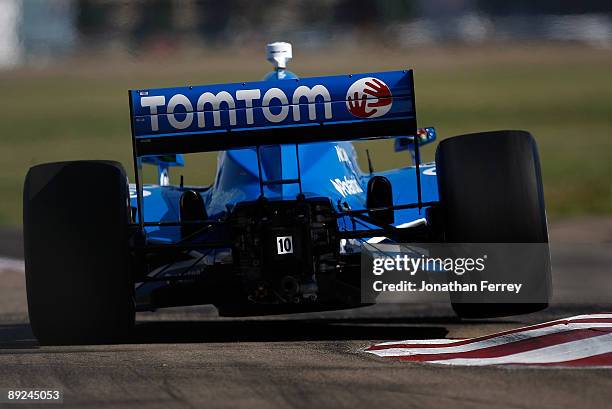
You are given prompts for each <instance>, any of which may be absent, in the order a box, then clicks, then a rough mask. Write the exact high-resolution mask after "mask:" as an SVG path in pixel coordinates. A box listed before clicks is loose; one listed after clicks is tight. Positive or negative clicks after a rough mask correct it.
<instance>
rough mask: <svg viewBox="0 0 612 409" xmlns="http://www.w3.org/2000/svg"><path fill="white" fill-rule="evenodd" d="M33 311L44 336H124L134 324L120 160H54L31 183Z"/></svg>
mask: <svg viewBox="0 0 612 409" xmlns="http://www.w3.org/2000/svg"><path fill="white" fill-rule="evenodd" d="M23 203H24V223H23V225H24V246H25V249H24V250H25V266H26V286H27V296H28V310H29V311H28V312H29V317H30V324H31V325H32V331H33V332H34V335H35V336H36V337H37V338H38V340H39V342H40V343H41V344H88V343H106V342H117V341H121V340H125V339H126V337H127V336H128V334H129V332H130V330H131V329H132V327H133V325H134V301H133V292H134V284H133V279H132V277H131V271H130V268H129V265H130V263H129V246H128V224H129V220H130V216H129V192H128V185H127V178H126V175H125V171H124V169H123V167H122V166H121V164H119V163H117V162H110V161H75V162H58V163H48V164H43V165H39V166H35V167H33V168H31V169H30V170H29V172H28V174H27V176H26V180H25V186H24V201H23Z"/></svg>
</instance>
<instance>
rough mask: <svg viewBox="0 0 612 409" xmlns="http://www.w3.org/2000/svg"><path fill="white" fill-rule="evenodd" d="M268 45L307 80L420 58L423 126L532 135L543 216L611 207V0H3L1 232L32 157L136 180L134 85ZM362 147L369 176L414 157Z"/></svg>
mask: <svg viewBox="0 0 612 409" xmlns="http://www.w3.org/2000/svg"><path fill="white" fill-rule="evenodd" d="M271 41H289V42H291V43H292V44H293V54H294V59H293V61H292V62H291V63H290V66H289V68H290V69H291V70H292V71H294V72H296V73H297V74H298V75H300V76H311V75H326V74H339V73H347V72H360V71H378V70H387V69H399V68H406V67H410V68H414V69H415V81H416V95H417V108H418V112H419V125H421V126H435V127H436V129H437V130H438V135H439V137H440V138H444V137H449V136H452V135H456V134H461V133H467V132H474V131H481V130H493V129H526V130H529V131H531V132H532V133H533V134H534V136H535V137H536V140H537V141H538V144H539V147H540V155H541V160H542V167H543V177H544V186H545V194H546V205H547V209H548V214H549V218H551V219H553V220H554V219H559V218H566V217H568V216H577V215H580V216H583V215H587V214H588V215H609V214H611V213H612V138H611V137H612V2H610V1H605V0H582V1H575V0H554V1H553V0H539V1H527V0H515V1H512V2H508V1H505V0H486V1H485V0H370V1H367V0H309V1H306V0H298V1H283V0H267V1H265V2H264V1H248V0H224V1H216V0H181V1H179V0H150V1H118V0H54V1H46V0H0V104H1V107H2V109H0V153H1V155H2V157H1V158H0V226H9V227H10V226H18V225H20V224H21V194H22V193H21V192H22V184H23V180H24V177H25V174H26V172H27V169H28V168H29V167H30V166H32V165H35V164H38V163H42V162H49V161H57V160H73V159H115V160H119V161H121V162H123V164H124V166H125V167H126V169H127V170H128V173H129V174H130V177H132V175H131V173H132V172H131V169H132V164H131V139H130V125H129V118H128V99H127V90H128V89H130V88H147V87H160V86H177V85H186V84H206V83H217V82H238V81H246V80H259V79H261V78H262V77H263V75H264V74H265V73H266V72H268V71H269V70H270V69H271V66H270V65H269V64H268V63H267V62H266V61H265V53H264V46H265V44H266V43H268V42H271ZM365 147H368V148H369V149H370V150H371V153H372V159H373V162H374V166H375V168H376V170H382V169H385V168H389V167H394V166H402V165H405V164H407V163H408V161H409V159H408V156H407V154H403V155H401V154H395V153H393V148H392V144H391V142H389V141H386V142H380V143H375V144H373V143H370V142H368V143H360V144H359V148H358V149H359V150H360V151H361V152H363V150H364V149H365ZM434 149H435V148H434V147H429V146H428V147H426V148H425V150H426V152H425V159H426V160H431V159H432V158H433V152H434ZM362 156H363V155H362ZM214 167H215V161H214V156H212V155H197V156H195V157H192V158H189V162H188V167H187V168H186V169H185V170H184V171H181V173H184V174H185V177H186V181H187V182H188V183H195V182H201V183H206V182H207V181H210V180H212V178H213V176H214ZM150 175H152V172H151V173H150V174H149V176H150ZM80 188H82V189H83V191H84V194H86V190H87V189H93V188H95V181H92V185H91V186H84V187H80Z"/></svg>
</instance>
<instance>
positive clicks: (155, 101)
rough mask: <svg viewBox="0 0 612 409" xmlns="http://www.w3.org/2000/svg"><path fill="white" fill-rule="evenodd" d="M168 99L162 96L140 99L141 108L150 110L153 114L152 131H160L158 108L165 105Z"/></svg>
mask: <svg viewBox="0 0 612 409" xmlns="http://www.w3.org/2000/svg"><path fill="white" fill-rule="evenodd" d="M165 104H166V98H165V97H164V96H162V95H160V96H156V97H142V98H140V106H142V107H143V108H149V111H150V113H151V130H152V131H159V122H158V120H157V107H159V106H162V105H165Z"/></svg>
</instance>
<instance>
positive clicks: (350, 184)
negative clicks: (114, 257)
mask: <svg viewBox="0 0 612 409" xmlns="http://www.w3.org/2000/svg"><path fill="white" fill-rule="evenodd" d="M282 77H283V78H287V79H286V80H283V81H279V80H278V78H280V77H279V75H278V74H277V73H276V74H275V75H268V76H267V77H266V78H270V79H269V80H267V81H261V82H250V83H236V84H223V85H207V86H198V87H196V86H188V87H180V88H166V89H155V90H134V91H130V102H131V108H132V126H133V138H134V140H135V147H136V148H135V149H136V152H135V156H136V160H137V161H138V165H140V164H141V163H142V162H143V161H144V162H145V163H146V162H149V163H157V164H158V165H159V168H160V172H161V169H163V168H164V167H163V166H162V164H163V163H164V162H163V161H162V162H161V163H159V162H155V161H151V160H147V159H146V158H147V157H151V156H150V155H162V154H168V153H184V152H194V151H206V150H219V149H220V148H223V149H226V150H220V152H219V156H218V166H217V172H216V178H215V181H214V183H213V184H212V185H211V186H210V187H205V188H201V189H200V190H199V192H200V194H201V195H202V197H203V199H204V203H205V207H206V212H207V214H208V217H209V218H211V219H218V218H220V217H222V216H223V215H224V214H226V212H228V211H230V210H231V209H232V207H233V206H234V205H235V204H236V203H239V202H244V201H253V200H255V199H257V198H258V197H260V196H261V193H262V190H261V187H260V172H261V179H262V180H282V179H295V178H298V176H299V177H300V179H301V192H302V193H303V194H304V195H305V196H306V197H326V198H329V199H330V200H331V202H332V203H333V204H335V205H340V204H341V207H342V208H344V209H346V208H348V209H351V210H358V209H365V208H366V187H367V184H368V181H369V179H370V178H372V177H373V176H384V177H386V178H388V179H389V181H390V182H391V184H392V186H393V204H394V205H400V204H407V203H416V202H417V199H418V197H417V188H416V186H417V181H416V172H415V166H406V167H403V168H399V169H394V170H388V171H384V172H375V173H372V174H370V173H368V172H364V171H363V170H361V169H360V168H359V166H358V164H357V155H356V152H355V148H354V146H353V143H352V142H349V140H357V139H370V138H381V137H396V138H398V137H402V136H403V137H404V138H405V137H406V135H409V136H413V135H417V129H416V112H415V107H414V89H413V82H412V71H411V70H403V71H393V72H383V73H368V74H351V75H342V76H333V77H316V78H303V79H298V78H296V77H295V75H293V74H291V75H286V76H282ZM368 78H369V79H371V80H370V82H369V83H368V82H367V81H366V84H369V85H366V87H368V86H370V85H372V82H371V81H372V79H375V81H376V83H375V84H374V86H375V87H377V85H378V84H380V83H383V84H384V85H386V86H387V87H388V88H387V89H385V90H383V91H382V92H381V93H379V94H378V95H377V94H376V93H372V90H370V93H363V92H360V93H353V92H352V89H354V88H355V84H357V85H358V84H359V81H360V80H363V79H366V80H367V79H368ZM362 83H363V81H362ZM351 87H353V88H351ZM381 87H382V88H384V86H380V87H378V90H376V89H374V91H379V92H380V89H381ZM309 91H310V93H309ZM387 91H388V92H387ZM372 94H373V95H372ZM354 97H358V98H357V99H355V98H354ZM385 100H387V102H385ZM358 101H359V102H362V104H363V105H362V107H363V108H364V109H363V112H362V116H361V117H360V116H358V115H355V113H353V112H352V111H351V107H352V106H355V104H357V102H358ZM378 101H382V103H381V102H378ZM377 102H378V103H377ZM383 103H384V104H385V105H387V106H389V107H388V108H389V109H388V110H387V112H385V113H384V114H383V115H377V114H378V113H379V112H377V109H378V108H377V107H379V106H380V105H383ZM370 105H372V106H373V108H371V107H370ZM381 109H382V110H384V109H385V106H383V107H382V108H381ZM367 115H370V116H367ZM370 125H377V126H376V127H371V126H370ZM279 130H281V131H287V130H289V132H288V133H284V134H280V135H279V136H278V137H275V136H269V135H275V132H277V131H279ZM429 132H431V131H429ZM429 136H430V137H431V135H429ZM434 137H435V135H434ZM160 140H161V141H163V143H162V144H156V142H158V141H160ZM310 141H313V142H310ZM314 141H321V142H314ZM331 141H337V142H331ZM269 142H279V143H272V144H270V143H269ZM294 143H299V149H297V152H298V154H299V161H298V160H297V158H296V146H295V144H294ZM249 145H263V146H260V148H259V149H260V150H259V153H260V159H259V163H258V155H257V149H258V148H256V147H250V146H249ZM232 147H236V148H237V149H229V148H232ZM396 150H402V149H401V148H398V147H397V146H396ZM141 152H144V153H146V155H142V154H141ZM412 152H414V148H412ZM179 157H180V156H179ZM406 159H407V162H408V161H409V157H408V155H407V158H406ZM298 163H299V173H298ZM259 166H261V169H260V167H259ZM420 175H421V178H420V179H421V180H420V183H421V195H422V197H421V200H422V201H423V202H433V201H437V200H438V192H437V184H436V176H435V166H434V164H433V163H431V164H421V165H420ZM141 189H142V201H143V203H142V205H143V206H142V208H143V209H144V211H143V212H138V218H139V219H140V216H141V214H142V215H144V219H143V220H142V221H143V222H145V223H148V222H172V221H178V220H179V218H180V217H179V213H180V212H179V199H180V196H181V194H182V192H183V191H184V189H183V188H181V187H179V186H159V185H146V186H143V187H142V188H141ZM131 193H132V195H131V199H132V207H133V208H140V206H138V200H137V187H136V186H134V187H133V190H132V192H131ZM298 193H300V186H299V185H298V184H295V183H294V184H278V185H268V186H265V187H264V188H263V194H264V196H265V197H266V198H268V199H270V200H292V199H295V198H296V196H297V195H298ZM423 218H425V211H424V209H418V208H413V209H403V210H396V211H395V223H394V225H395V226H397V227H405V226H407V225H409V224H410V223H411V222H414V221H415V220H419V219H423ZM338 227H339V230H341V231H347V230H363V229H371V228H375V227H376V226H373V225H369V224H368V223H364V222H361V223H357V224H355V223H354V222H353V221H351V220H349V218H348V217H343V218H339V219H338ZM146 231H147V238H148V239H149V240H154V241H160V242H168V243H172V242H177V241H178V240H180V230H179V227H177V226H173V227H168V226H164V227H156V226H148V227H146Z"/></svg>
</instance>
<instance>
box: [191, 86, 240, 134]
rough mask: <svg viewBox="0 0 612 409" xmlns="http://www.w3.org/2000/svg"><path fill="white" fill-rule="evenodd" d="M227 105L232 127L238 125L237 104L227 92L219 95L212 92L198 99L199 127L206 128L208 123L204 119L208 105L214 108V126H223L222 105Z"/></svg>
mask: <svg viewBox="0 0 612 409" xmlns="http://www.w3.org/2000/svg"><path fill="white" fill-rule="evenodd" d="M222 103H225V104H226V105H227V108H228V110H227V113H228V115H229V121H230V125H236V110H235V108H236V103H235V102H234V98H233V97H232V96H231V94H230V93H229V92H227V91H221V92H219V93H218V94H217V95H215V94H213V93H212V92H205V93H203V94H202V95H200V98H198V127H200V128H204V127H205V126H206V121H205V119H204V107H205V105H206V104H210V106H211V107H212V115H213V124H214V126H221V111H220V108H221V104H222Z"/></svg>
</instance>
